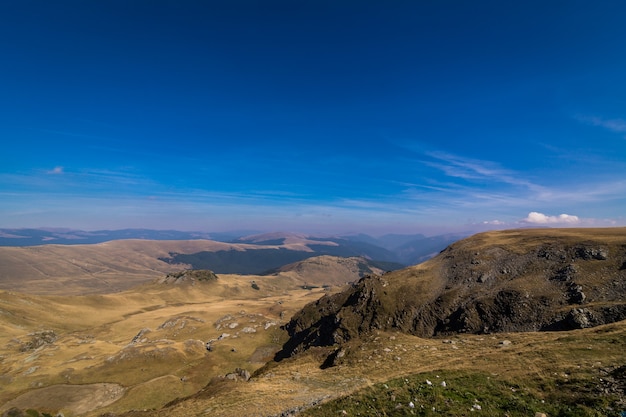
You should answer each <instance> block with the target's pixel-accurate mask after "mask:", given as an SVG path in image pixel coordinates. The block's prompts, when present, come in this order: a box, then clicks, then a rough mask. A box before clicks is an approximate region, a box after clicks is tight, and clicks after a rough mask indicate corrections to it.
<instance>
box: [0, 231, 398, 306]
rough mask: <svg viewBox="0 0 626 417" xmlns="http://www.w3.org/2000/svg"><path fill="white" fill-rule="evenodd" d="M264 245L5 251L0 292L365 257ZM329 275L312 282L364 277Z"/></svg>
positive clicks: (151, 244)
mask: <svg viewBox="0 0 626 417" xmlns="http://www.w3.org/2000/svg"><path fill="white" fill-rule="evenodd" d="M262 243H263V244H259V243H224V242H216V241H210V240H180V241H179V240H158V241H156V240H140V239H129V240H114V241H109V242H104V243H98V244H93V245H41V246H26V247H0V265H2V267H1V268H0V289H4V290H9V291H19V292H25V293H29V294H40V295H55V294H56V295H81V294H103V293H113V292H118V291H124V290H127V289H130V288H133V287H134V286H136V285H140V284H144V283H148V282H151V281H152V280H154V279H156V278H158V277H160V276H162V275H164V274H167V273H169V272H173V271H178V270H180V269H183V268H187V269H210V270H212V271H215V272H216V273H221V274H231V273H237V274H252V275H259V274H264V273H270V272H272V273H273V272H274V271H275V270H276V268H280V267H282V266H284V265H286V264H290V263H293V262H298V261H302V260H305V259H308V258H311V257H316V256H319V255H320V254H327V253H341V254H345V255H348V254H359V256H360V254H361V252H360V251H359V250H356V249H354V248H352V247H350V246H349V245H348V244H345V245H343V246H342V244H340V243H337V242H334V241H321V240H309V239H307V238H291V239H288V240H285V239H282V240H281V241H280V242H275V243H274V244H271V245H270V244H268V243H267V242H262ZM366 254H367V253H366ZM342 256H343V255H342ZM336 259H339V258H336ZM364 262H370V261H364ZM381 265H384V266H385V268H387V269H389V268H390V269H397V268H400V267H402V266H401V265H400V264H393V263H384V264H381ZM326 273H327V276H325V277H322V276H319V278H320V279H321V281H320V282H318V281H316V280H309V281H310V283H311V284H314V285H323V284H325V283H331V284H332V283H334V282H342V283H343V282H348V281H353V280H357V279H358V278H360V276H361V275H359V274H358V272H357V273H355V274H352V273H351V272H349V271H346V270H337V271H336V272H335V273H333V272H331V271H330V270H328V271H327V272H326ZM334 274H335V275H334ZM336 274H340V275H341V276H337V275H336Z"/></svg>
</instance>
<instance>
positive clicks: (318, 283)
mask: <svg viewBox="0 0 626 417" xmlns="http://www.w3.org/2000/svg"><path fill="white" fill-rule="evenodd" d="M270 243H271V244H273V245H275V244H279V245H287V244H289V245H300V248H301V249H304V248H305V247H308V246H307V245H306V244H304V245H302V243H303V242H302V241H300V242H286V241H280V242H277V241H272V242H267V241H266V242H265V244H266V246H267V245H269V244H270ZM223 245H231V246H228V248H229V250H241V251H243V250H246V249H249V250H254V249H250V248H247V247H245V246H244V247H242V246H237V245H250V243H229V244H227V243H224V242H210V241H200V240H199V241H169V242H168V241H139V240H130V241H112V242H107V243H100V244H96V245H72V246H71V247H70V246H67V247H66V246H62V245H46V246H41V247H36V248H35V247H25V248H12V247H5V248H0V259H2V260H3V265H7V268H6V269H5V268H3V271H2V274H3V275H2V277H3V278H2V280H1V281H0V283H1V284H2V285H3V288H5V289H3V290H1V291H0V373H1V375H2V376H1V377H0V387H1V389H0V415H2V413H5V414H6V413H9V410H11V409H12V410H14V412H17V411H16V410H17V409H20V410H27V409H31V410H37V412H39V413H48V414H50V415H55V413H58V412H62V413H63V415H64V416H66V417H70V416H90V417H91V416H93V417H96V416H107V417H113V416H127V417H130V416H137V417H138V416H153V415H159V416H181V417H182V416H189V415H211V416H213V415H214V416H233V415H234V416H263V417H269V416H289V415H303V416H307V415H308V416H326V415H470V414H471V415H505V414H506V415H509V416H511V417H512V416H522V415H524V416H526V415H535V413H539V414H541V413H544V414H545V415H546V416H553V415H563V416H569V415H571V416H604V415H608V416H618V417H619V416H620V413H621V412H622V411H626V397H625V389H626V376H625V374H626V353H625V349H624V346H626V321H625V320H624V317H623V312H624V311H626V310H625V309H624V305H625V304H624V302H625V301H624V300H625V299H626V268H624V265H626V249H625V248H626V229H624V228H612V229H529V230H512V231H502V232H488V233H482V234H478V235H475V236H472V237H470V238H468V239H465V240H461V241H459V242H457V243H454V244H452V245H450V246H449V247H448V248H447V249H446V250H445V251H443V252H442V253H440V254H439V255H438V256H436V257H434V258H433V259H431V260H429V261H427V262H425V263H422V264H419V265H415V266H411V267H408V268H404V269H400V270H397V271H393V272H388V271H386V270H384V269H380V268H377V267H376V266H375V264H376V263H375V262H373V263H372V262H369V260H367V259H366V258H342V257H334V256H328V255H321V256H313V257H310V258H307V259H304V260H301V261H298V262H295V263H292V264H289V265H284V266H283V267H280V268H277V269H275V270H273V271H269V272H268V274H266V275H252V274H250V275H239V274H216V275H213V274H212V273H210V272H206V271H200V270H192V271H186V270H187V269H188V267H189V265H184V264H173V263H166V262H163V261H160V260H159V258H161V257H167V256H171V253H185V251H187V253H200V252H202V251H207V250H214V251H219V250H224V249H225V248H226V246H223ZM251 245H255V244H251ZM260 246H262V245H260ZM292 247H293V246H292ZM16 249H20V250H16ZM265 249H267V247H265ZM305 250H306V249H305ZM71 251H74V252H73V253H71ZM26 253H31V254H33V256H31V258H28V257H26ZM7 254H8V255H7ZM7 259H8V260H11V262H8V263H4V262H6V261H5V260H7ZM68 259H74V262H68ZM76 259H80V260H81V262H82V265H83V268H82V269H81V268H76ZM19 262H23V264H20V263H19ZM27 263H32V265H33V266H34V267H35V268H33V270H39V271H44V272H46V274H40V275H37V274H35V273H32V272H30V274H31V275H30V279H28V275H29V274H28V273H24V272H23V271H22V275H21V276H22V277H25V278H24V279H23V280H22V283H23V287H22V288H20V285H19V281H18V282H16V281H15V280H11V279H10V274H8V273H7V271H21V270H22V269H24V268H25V266H24V265H26V264H27ZM87 265H88V266H87ZM104 265H107V268H108V269H106V270H105V269H98V268H103V266H104ZM186 267H187V268H186ZM46 268H47V269H46ZM87 268H91V269H90V271H91V272H90V273H89V274H84V272H80V271H84V270H85V269H87ZM12 273H14V272H12ZM105 275H106V276H107V281H108V282H109V283H114V285H110V286H108V287H105V286H94V285H93V284H91V281H92V280H95V281H99V280H101V279H102V277H103V276H105ZM368 275H371V276H368ZM33 276H34V277H33ZM81 277H82V278H81ZM81 279H84V280H86V281H87V283H85V282H81ZM64 287H65V289H66V293H63V291H62V290H63V289H64ZM112 288H114V289H115V290H111V289H112ZM29 290H33V291H29ZM580 294H583V295H580ZM572 312H574V313H572ZM576 314H578V315H576ZM555 323H561V324H560V326H561V327H558V326H556V325H555ZM427 381H428V382H427ZM444 381H446V383H445V384H444ZM444 385H445V386H444ZM7 415H8V414H7Z"/></svg>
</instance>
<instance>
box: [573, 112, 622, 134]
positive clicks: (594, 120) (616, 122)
mask: <svg viewBox="0 0 626 417" xmlns="http://www.w3.org/2000/svg"><path fill="white" fill-rule="evenodd" d="M577 119H578V120H579V121H581V122H583V123H587V124H590V125H592V126H599V127H603V128H605V129H608V130H610V131H612V132H615V133H626V120H624V119H604V118H602V117H597V116H579V117H577Z"/></svg>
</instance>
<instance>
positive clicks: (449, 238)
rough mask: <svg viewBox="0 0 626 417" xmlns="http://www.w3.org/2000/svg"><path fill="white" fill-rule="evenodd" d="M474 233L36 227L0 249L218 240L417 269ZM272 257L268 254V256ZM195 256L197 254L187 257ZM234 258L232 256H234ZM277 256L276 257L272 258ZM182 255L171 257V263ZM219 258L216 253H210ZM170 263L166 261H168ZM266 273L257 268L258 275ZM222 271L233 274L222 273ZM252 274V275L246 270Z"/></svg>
mask: <svg viewBox="0 0 626 417" xmlns="http://www.w3.org/2000/svg"><path fill="white" fill-rule="evenodd" d="M469 234H470V233H469V232H467V233H458V234H444V235H437V236H431V237H427V236H424V235H422V234H406V235H403V234H387V235H383V236H380V237H378V238H377V237H372V236H369V235H366V234H355V235H344V236H341V235H339V236H336V235H335V236H324V235H306V234H302V233H288V232H273V233H258V232H253V231H232V232H194V231H179V230H152V229H122V230H96V231H84V230H73V229H62V228H31V229H26V228H24V229H0V246H15V247H23V246H41V245H49V244H58V245H84V244H96V243H104V242H108V241H113V240H125V239H143V240H157V241H162V240H213V241H217V242H225V243H234V244H249V245H257V246H286V247H291V248H293V249H296V247H297V246H298V245H299V248H297V249H299V250H305V251H309V252H315V253H317V254H318V255H330V256H341V257H354V256H356V257H365V258H367V259H370V260H375V261H382V262H390V263H397V264H401V265H404V266H406V265H414V264H416V263H420V262H423V261H425V260H427V259H429V258H431V257H433V256H434V255H436V254H437V253H439V252H440V251H441V250H443V249H445V248H446V247H447V246H448V245H449V244H451V243H453V242H455V241H457V240H459V239H461V238H464V237H467V236H468V235H469ZM268 253H269V252H268ZM185 255H187V256H191V255H193V254H185ZM231 255H232V254H231ZM273 255H276V254H273V253H272V254H271V255H270V256H273ZM176 256H177V254H172V256H171V258H172V262H174V261H181V262H182V260H176V259H175V258H176ZM208 256H214V255H208ZM306 257H308V256H304V257H302V256H294V257H287V258H286V259H285V260H286V262H285V263H278V264H276V263H270V264H269V265H268V266H267V269H272V268H277V267H280V266H282V265H285V264H287V263H291V262H297V261H299V260H302V259H305V258H306ZM202 258H203V256H202V255H197V256H195V257H192V258H188V259H186V261H189V260H192V261H193V262H191V264H192V265H194V267H195V266H196V265H195V264H194V263H198V262H199V263H200V265H198V267H199V268H211V265H206V262H205V260H202ZM164 260H165V259H164ZM259 271H263V269H262V268H254V272H255V273H259ZM223 272H231V271H230V270H228V271H222V273H223ZM242 273H249V272H242Z"/></svg>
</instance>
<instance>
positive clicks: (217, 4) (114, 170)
mask: <svg viewBox="0 0 626 417" xmlns="http://www.w3.org/2000/svg"><path fill="white" fill-rule="evenodd" d="M625 16H626V2H623V1H576V0H567V1H520V2H506V1H499V0H498V1H480V0H477V1H465V0H458V1H446V0H441V1H440V0H437V1H435V0H433V1H367V0H365V1H341V0H332V1H324V0H311V1H306V0H304V1H293V0H286V1H273V0H265V1H246V0H222V1H210V0H206V1H180V0H176V1H174V0H172V1H159V0H135V1H133V0H123V1H121V0H102V1H97V0H90V1H84V0H76V1H66V0H59V1H54V2H53V1H48V0H21V1H2V2H0V57H2V58H1V59H2V64H1V65H0V138H1V143H2V151H1V153H0V227H38V226H47V227H52V226H54V227H71V228H80V229H87V230H93V229H102V228H108V229H115V228H125V227H148V228H158V229H169V228H172V229H183V230H203V231H226V230H232V229H257V230H284V231H302V232H323V233H327V232H337V233H339V232H350V231H362V232H368V233H374V234H376V233H385V232H407V233H408V232H420V231H423V232H427V233H435V232H438V231H448V230H449V231H453V230H468V229H476V230H478V229H480V228H488V227H520V226H524V225H570V226H571V225H581V226H592V225H601V226H608V225H624V224H626V24H625V23H624V22H625Z"/></svg>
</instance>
